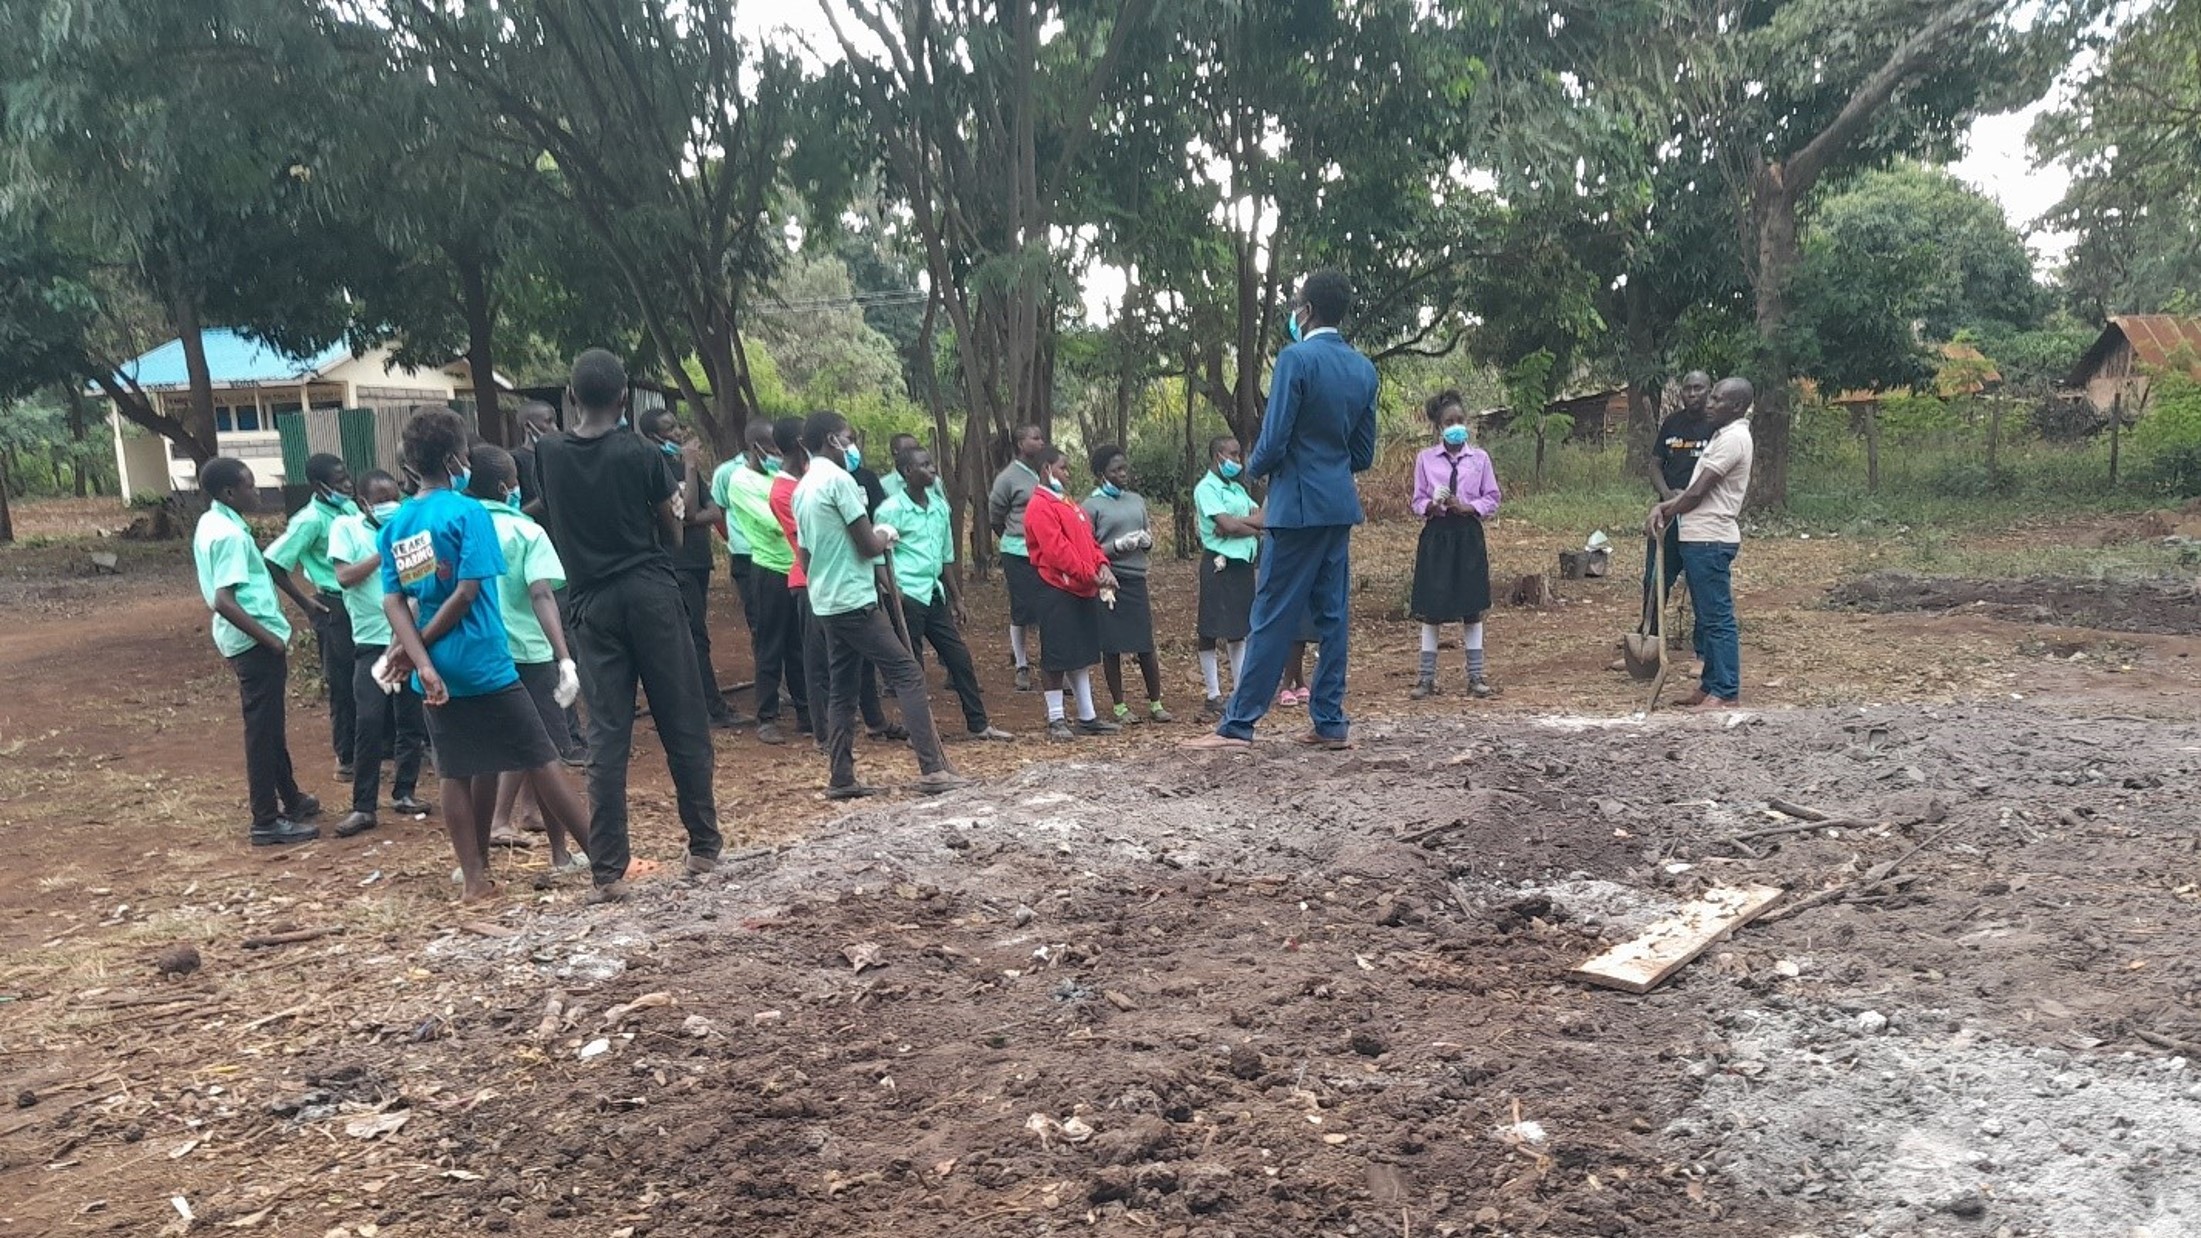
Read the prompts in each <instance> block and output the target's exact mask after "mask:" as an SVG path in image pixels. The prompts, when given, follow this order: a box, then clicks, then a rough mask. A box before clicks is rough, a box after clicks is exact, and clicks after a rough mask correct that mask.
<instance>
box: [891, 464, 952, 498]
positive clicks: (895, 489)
mask: <svg viewBox="0 0 2201 1238" xmlns="http://www.w3.org/2000/svg"><path fill="white" fill-rule="evenodd" d="M893 463H894V462H893V461H891V460H889V461H887V464H888V465H889V467H888V469H887V471H886V472H884V473H881V474H880V475H879V488H880V489H881V490H884V491H886V493H887V497H888V498H890V499H898V498H901V497H902V496H903V495H905V494H908V493H909V483H908V482H906V481H903V480H902V470H901V469H899V468H894V467H891V466H892V465H893ZM933 497H934V498H938V497H939V492H938V491H937V490H936V491H934V492H933Z"/></svg>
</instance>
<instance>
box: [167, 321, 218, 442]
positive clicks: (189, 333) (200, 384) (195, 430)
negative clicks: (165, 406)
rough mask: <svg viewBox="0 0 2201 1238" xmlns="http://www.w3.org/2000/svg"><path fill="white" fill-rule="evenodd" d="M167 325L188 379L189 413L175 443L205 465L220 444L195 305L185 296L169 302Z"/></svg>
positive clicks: (204, 342) (211, 376) (185, 416)
mask: <svg viewBox="0 0 2201 1238" xmlns="http://www.w3.org/2000/svg"><path fill="white" fill-rule="evenodd" d="M168 316H169V325H170V326H171V327H173V328H175V332H176V338H177V339H178V340H180V341H181V342H182V343H183V369H184V373H185V374H186V375H188V376H189V377H190V379H191V409H190V411H189V412H187V413H185V414H184V419H183V429H184V434H183V437H182V438H179V439H177V440H176V442H177V445H178V446H181V447H182V448H183V449H184V450H185V451H186V452H188V453H190V456H191V463H193V464H194V465H198V464H205V463H206V462H207V461H209V460H211V459H213V458H214V457H215V456H218V455H220V454H221V440H220V439H219V438H218V437H216V435H215V432H214V376H213V374H212V373H211V372H210V371H209V370H208V369H207V368H206V339H205V336H204V334H203V333H202V330H201V328H200V326H199V305H198V302H197V301H196V300H194V299H192V297H191V296H190V295H189V294H188V293H176V294H173V295H172V296H170V297H169V300H168Z"/></svg>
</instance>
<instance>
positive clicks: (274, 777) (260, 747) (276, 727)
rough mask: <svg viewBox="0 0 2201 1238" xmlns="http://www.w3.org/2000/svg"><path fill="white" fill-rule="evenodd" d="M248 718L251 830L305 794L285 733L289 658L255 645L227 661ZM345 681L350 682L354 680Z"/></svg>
mask: <svg viewBox="0 0 2201 1238" xmlns="http://www.w3.org/2000/svg"><path fill="white" fill-rule="evenodd" d="M229 669H230V670H232V671H234V672H236V675H237V697H238V700H239V702H240V703H241V704H242V705H243V706H244V714H245V787H246V789H247V794H248V796H249V799H250V802H251V804H252V828H254V829H260V828H261V827H263V826H269V825H273V824H275V822H276V820H277V819H278V818H280V817H281V816H282V815H283V812H284V810H285V809H289V808H295V807H297V805H298V801H299V800H302V799H304V798H305V794H304V793H303V792H301V791H300V790H299V789H298V779H297V778H296V777H294V776H293V775H292V773H291V768H290V739H289V737H288V735H287V734H286V733H285V732H284V730H283V724H284V719H283V694H284V693H285V692H286V691H288V690H289V687H290V655H288V654H287V653H285V652H283V651H282V650H279V649H269V648H268V647H267V646H265V645H254V646H253V647H252V648H250V649H247V650H245V651H244V652H243V653H240V654H238V655H236V656H235V657H233V658H231V659H230V660H229ZM344 682H345V683H347V684H349V683H350V682H351V680H350V677H348V676H347V677H346V678H345V681H344Z"/></svg>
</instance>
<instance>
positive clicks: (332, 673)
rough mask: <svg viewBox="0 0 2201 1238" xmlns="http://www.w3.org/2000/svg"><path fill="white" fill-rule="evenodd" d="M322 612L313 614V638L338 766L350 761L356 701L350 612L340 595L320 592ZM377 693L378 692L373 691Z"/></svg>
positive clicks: (356, 738)
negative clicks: (326, 691) (326, 693)
mask: <svg viewBox="0 0 2201 1238" xmlns="http://www.w3.org/2000/svg"><path fill="white" fill-rule="evenodd" d="M321 607H322V611H323V613H322V614H320V615H317V616H315V617H314V620H313V637H314V641H315V643H317V644H318V645H320V646H321V680H322V682H324V683H326V684H328V686H329V743H330V746H332V747H333V748H335V749H336V763H337V764H338V765H350V764H352V748H353V747H354V746H355V745H356V744H357V742H358V736H357V735H356V734H355V733H354V729H353V728H354V727H355V725H356V714H357V710H358V703H357V702H356V701H355V700H354V699H353V698H354V695H355V694H354V693H353V691H352V661H353V657H352V613H351V612H350V611H348V610H345V609H344V595H343V594H341V593H324V594H322V595H321ZM377 695H380V694H379V693H377Z"/></svg>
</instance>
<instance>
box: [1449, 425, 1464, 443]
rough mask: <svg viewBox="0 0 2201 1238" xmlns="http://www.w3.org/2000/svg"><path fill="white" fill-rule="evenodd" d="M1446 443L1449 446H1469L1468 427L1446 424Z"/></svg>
mask: <svg viewBox="0 0 2201 1238" xmlns="http://www.w3.org/2000/svg"><path fill="white" fill-rule="evenodd" d="M1444 445H1445V446H1447V447H1465V446H1467V427H1466V426H1446V427H1445V428H1444Z"/></svg>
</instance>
